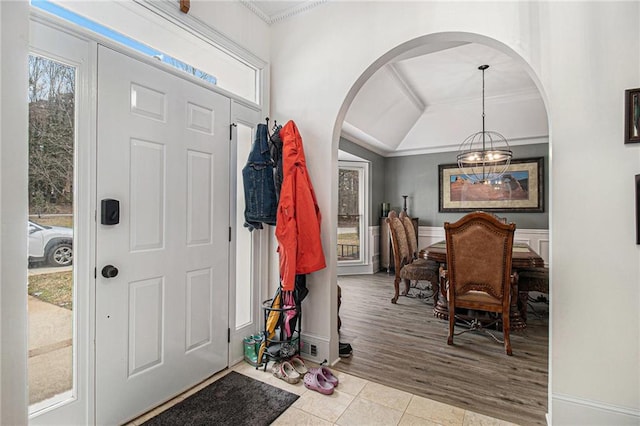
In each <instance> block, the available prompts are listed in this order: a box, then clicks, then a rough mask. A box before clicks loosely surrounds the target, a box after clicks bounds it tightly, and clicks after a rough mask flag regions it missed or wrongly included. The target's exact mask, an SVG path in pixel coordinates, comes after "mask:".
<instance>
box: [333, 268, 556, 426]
mask: <svg viewBox="0 0 640 426" xmlns="http://www.w3.org/2000/svg"><path fill="white" fill-rule="evenodd" d="M338 284H339V285H340V286H341V288H342V306H341V308H340V318H341V319H342V328H341V330H340V341H341V342H348V343H351V345H352V347H353V356H352V357H351V358H345V359H343V360H342V361H341V362H340V363H338V364H337V365H336V367H335V368H336V369H337V370H341V371H344V372H346V373H349V374H353V375H355V376H358V377H362V378H365V379H368V380H373V381H376V382H378V383H382V384H385V385H389V386H392V387H394V388H397V389H401V390H404V391H407V392H411V393H413V394H416V395H420V396H424V397H426V398H430V399H433V400H436V401H440V402H444V403H447V404H451V405H454V406H457V407H460V408H463V409H466V410H471V411H475V412H478V413H481V414H485V415H489V416H492V417H496V418H499V419H503V420H507V421H510V422H513V423H517V424H520V425H544V424H546V420H545V414H546V412H547V381H548V363H549V360H548V349H549V343H548V342H549V327H548V311H547V310H546V306H544V305H543V306H542V307H540V306H539V305H537V308H541V309H542V311H544V314H543V315H542V316H541V317H536V316H534V315H530V316H529V322H528V327H527V329H526V330H525V331H523V332H512V334H511V344H512V346H513V356H511V357H510V356H507V355H506V354H505V353H504V346H503V345H502V344H499V343H496V342H495V341H494V340H493V339H491V338H490V337H488V336H486V335H484V334H481V333H465V334H463V335H461V336H456V337H455V338H454V345H453V346H449V345H447V331H448V323H447V322H446V321H443V320H440V319H437V318H435V317H434V316H433V313H432V312H433V306H432V304H431V303H425V301H423V300H422V299H418V298H407V297H400V299H398V303H397V304H396V305H394V304H392V303H391V297H392V295H393V277H392V276H390V275H388V274H387V273H385V272H381V273H377V274H375V275H351V276H341V277H338ZM456 331H458V328H456ZM496 335H497V336H498V337H499V338H501V337H502V333H500V332H497V333H496Z"/></svg>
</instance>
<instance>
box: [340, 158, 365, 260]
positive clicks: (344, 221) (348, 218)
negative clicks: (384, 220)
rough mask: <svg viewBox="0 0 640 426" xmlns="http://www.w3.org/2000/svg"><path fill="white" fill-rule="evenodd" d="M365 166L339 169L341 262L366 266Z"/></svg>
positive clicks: (346, 164) (344, 166)
mask: <svg viewBox="0 0 640 426" xmlns="http://www.w3.org/2000/svg"><path fill="white" fill-rule="evenodd" d="M363 214H364V166H363V165H358V164H357V163H355V164H351V163H345V162H341V163H340V165H339V167H338V247H337V249H338V261H339V262H351V263H352V262H362V261H363V253H362V247H363V237H364V235H363V234H364V225H365V224H364V221H363V218H364V216H363Z"/></svg>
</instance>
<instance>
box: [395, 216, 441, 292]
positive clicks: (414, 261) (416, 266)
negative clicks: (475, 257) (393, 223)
mask: <svg viewBox="0 0 640 426" xmlns="http://www.w3.org/2000/svg"><path fill="white" fill-rule="evenodd" d="M399 218H400V220H401V221H402V225H403V226H404V231H405V233H406V234H407V243H408V245H409V255H410V257H411V261H410V262H407V264H406V265H405V266H404V267H403V268H402V269H401V270H400V278H401V279H402V280H404V282H405V292H404V294H403V295H404V296H408V297H414V296H411V295H410V289H411V288H414V289H417V290H418V292H419V293H418V295H417V297H419V298H421V299H426V298H429V297H430V296H432V295H433V291H434V288H437V284H438V281H437V280H438V264H437V263H436V262H433V261H431V260H427V259H422V258H420V257H419V256H418V253H419V249H418V239H417V238H416V230H415V228H414V227H413V221H412V220H411V218H410V217H409V216H408V215H407V213H406V212H404V211H402V212H400V215H399ZM421 281H422V282H428V283H429V284H428V286H421V284H420V282H421ZM423 290H429V291H428V292H427V293H428V294H426V295H425V294H424V293H423Z"/></svg>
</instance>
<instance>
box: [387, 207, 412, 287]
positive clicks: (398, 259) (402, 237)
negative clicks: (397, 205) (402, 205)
mask: <svg viewBox="0 0 640 426" xmlns="http://www.w3.org/2000/svg"><path fill="white" fill-rule="evenodd" d="M385 221H386V222H387V226H389V235H390V236H391V247H392V248H393V258H394V262H395V264H394V265H395V270H396V275H397V274H398V273H399V272H400V269H402V267H403V266H404V265H406V264H407V263H408V262H410V261H411V253H410V252H409V244H408V242H407V233H406V232H405V230H404V225H403V224H402V221H401V220H400V218H399V217H398V214H397V213H396V212H395V211H394V210H391V211H390V212H389V216H387V218H386V219H385Z"/></svg>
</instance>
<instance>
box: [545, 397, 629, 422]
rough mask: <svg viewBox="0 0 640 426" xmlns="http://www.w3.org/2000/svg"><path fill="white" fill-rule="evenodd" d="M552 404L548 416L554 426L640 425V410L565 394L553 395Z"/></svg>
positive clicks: (548, 420)
mask: <svg viewBox="0 0 640 426" xmlns="http://www.w3.org/2000/svg"><path fill="white" fill-rule="evenodd" d="M551 404H552V410H551V416H548V418H547V422H548V424H553V425H554V426H564V425H567V426H573V425H581V426H582V425H584V426H587V425H593V426H596V425H598V426H599V425H602V426H609V425H617V426H627V425H628V426H632V425H634V426H638V425H639V424H640V410H636V409H632V408H627V407H620V406H616V405H612V404H605V403H602V402H597V401H591V400H588V399H583V398H577V397H574V396H570V395H564V394H553V395H552V396H551Z"/></svg>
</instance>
